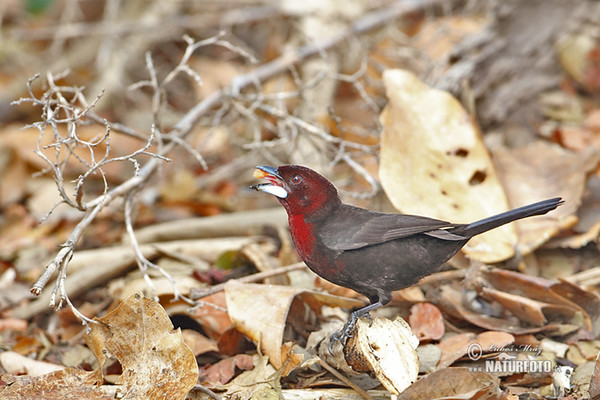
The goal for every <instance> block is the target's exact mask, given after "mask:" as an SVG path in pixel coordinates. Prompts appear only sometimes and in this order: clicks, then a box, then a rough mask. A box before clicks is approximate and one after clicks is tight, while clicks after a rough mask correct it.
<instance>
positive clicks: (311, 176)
mask: <svg viewBox="0 0 600 400" xmlns="http://www.w3.org/2000/svg"><path fill="white" fill-rule="evenodd" d="M254 177H255V178H261V179H266V180H268V181H269V182H268V183H260V184H258V185H254V186H251V188H252V189H255V190H259V191H262V192H265V193H269V194H272V195H273V196H275V197H277V199H278V200H279V202H280V203H281V204H282V205H283V206H284V207H285V209H286V211H287V212H288V214H289V215H294V214H304V215H305V216H312V215H315V216H316V215H320V214H321V213H326V212H327V211H328V210H330V208H331V207H334V206H337V205H338V204H340V203H341V200H340V197H339V196H338V192H337V190H336V188H335V187H334V186H333V185H332V184H331V182H329V181H328V180H327V179H325V178H324V177H323V176H321V175H319V174H318V173H317V172H315V171H313V170H312V169H310V168H306V167H302V166H300V165H282V166H280V167H277V168H275V167H268V166H262V165H261V166H258V167H256V170H255V171H254Z"/></svg>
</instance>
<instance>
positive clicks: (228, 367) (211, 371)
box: [198, 354, 254, 385]
mask: <svg viewBox="0 0 600 400" xmlns="http://www.w3.org/2000/svg"><path fill="white" fill-rule="evenodd" d="M252 368H254V363H253V361H252V356H249V355H247V354H238V355H235V356H233V357H229V358H226V359H224V360H221V361H219V362H218V363H216V364H214V365H211V366H210V367H208V368H207V369H205V370H203V371H201V372H200V375H199V377H198V380H199V382H200V383H202V384H211V383H212V384H214V383H220V384H222V385H224V384H226V383H228V382H229V381H230V380H232V379H233V378H234V377H235V376H236V375H237V374H238V373H239V372H241V371H248V370H251V369H252Z"/></svg>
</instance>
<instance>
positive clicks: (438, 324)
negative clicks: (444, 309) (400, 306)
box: [408, 303, 445, 341]
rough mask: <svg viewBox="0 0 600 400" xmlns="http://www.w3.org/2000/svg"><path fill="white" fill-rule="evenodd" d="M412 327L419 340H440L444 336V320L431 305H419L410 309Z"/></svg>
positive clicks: (438, 311) (409, 320)
mask: <svg viewBox="0 0 600 400" xmlns="http://www.w3.org/2000/svg"><path fill="white" fill-rule="evenodd" d="M408 322H409V323H410V327H411V329H412V331H413V332H414V334H415V335H416V336H417V337H418V338H419V340H421V341H424V340H438V339H441V338H442V336H444V331H445V328H444V318H443V317H442V313H441V312H440V310H439V309H438V308H437V307H436V306H434V305H433V304H431V303H418V304H415V305H414V306H412V307H411V308H410V317H409V319H408Z"/></svg>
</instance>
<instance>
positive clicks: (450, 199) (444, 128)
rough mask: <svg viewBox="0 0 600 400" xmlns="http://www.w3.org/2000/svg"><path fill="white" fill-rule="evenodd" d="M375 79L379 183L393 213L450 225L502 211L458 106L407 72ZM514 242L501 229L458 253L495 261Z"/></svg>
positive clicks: (508, 230) (493, 179)
mask: <svg viewBox="0 0 600 400" xmlns="http://www.w3.org/2000/svg"><path fill="white" fill-rule="evenodd" d="M383 77H384V82H385V86H386V91H387V96H388V99H389V102H388V105H387V106H386V108H385V109H384V111H383V112H382V113H381V117H380V119H381V123H382V124H383V131H382V136H381V163H380V168H379V177H380V179H381V184H382V186H383V189H384V190H385V193H386V194H387V196H388V197H389V198H390V200H391V202H392V204H393V205H394V206H395V207H396V209H398V210H400V211H402V212H404V213H408V214H418V215H425V216H429V217H433V218H438V219H442V220H446V221H450V222H456V223H470V222H473V221H476V220H479V219H482V218H486V217H489V216H490V215H493V214H497V213H501V212H504V211H506V210H508V208H509V207H508V202H507V199H506V196H505V194H504V190H503V188H502V185H501V183H500V181H499V180H498V178H497V176H496V172H495V168H494V165H493V163H492V160H491V158H490V155H489V154H488V152H487V149H486V147H485V145H484V143H483V140H482V137H481V134H480V132H479V129H478V127H477V126H476V124H475V122H474V121H473V119H472V118H471V116H470V115H469V114H467V112H466V111H465V110H464V109H463V108H462V106H461V105H460V103H459V102H458V101H457V100H456V99H455V98H454V97H452V95H450V94H449V93H447V92H443V91H440V90H436V89H432V88H430V87H428V86H426V85H425V84H424V83H422V82H421V81H419V80H418V79H417V77H416V76H414V75H413V74H411V73H409V72H407V71H402V70H388V71H386V72H385V73H384V75H383ZM521 205H523V204H521ZM516 243H517V235H516V232H515V229H514V227H513V226H512V225H504V226H502V227H500V228H497V229H494V230H492V231H490V232H487V233H485V234H483V235H478V236H476V237H474V238H473V239H471V241H470V242H469V243H468V244H467V245H466V246H465V247H464V248H463V251H464V252H465V253H466V254H468V255H469V257H471V258H473V259H476V260H480V261H483V262H497V261H501V260H505V259H507V258H510V257H512V256H513V254H514V247H515V245H516Z"/></svg>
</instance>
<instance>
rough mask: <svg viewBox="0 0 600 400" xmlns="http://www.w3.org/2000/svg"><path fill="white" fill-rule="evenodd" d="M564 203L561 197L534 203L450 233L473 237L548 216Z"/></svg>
mask: <svg viewBox="0 0 600 400" xmlns="http://www.w3.org/2000/svg"><path fill="white" fill-rule="evenodd" d="M562 203H564V201H563V200H562V199H561V198H560V197H555V198H553V199H548V200H544V201H540V202H538V203H533V204H530V205H528V206H523V207H519V208H515V209H514V210H510V211H507V212H503V213H501V214H497V215H494V216H491V217H488V218H484V219H482V220H479V221H476V222H473V223H471V224H468V225H463V226H460V227H457V228H454V229H451V230H450V232H451V233H454V234H458V235H461V236H465V237H473V236H475V235H479V234H480V233H483V232H487V231H489V230H490V229H494V228H497V227H499V226H501V225H504V224H508V223H509V222H512V221H515V220H517V219H521V218H526V217H531V216H533V215H542V214H546V213H547V212H548V211H552V210H554V209H555V208H556V207H558V206H559V205H561V204H562Z"/></svg>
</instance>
